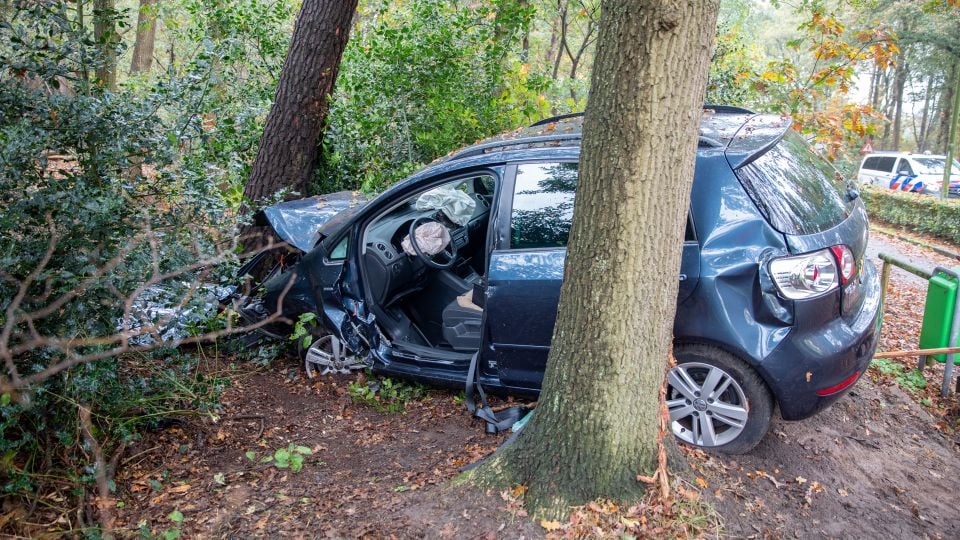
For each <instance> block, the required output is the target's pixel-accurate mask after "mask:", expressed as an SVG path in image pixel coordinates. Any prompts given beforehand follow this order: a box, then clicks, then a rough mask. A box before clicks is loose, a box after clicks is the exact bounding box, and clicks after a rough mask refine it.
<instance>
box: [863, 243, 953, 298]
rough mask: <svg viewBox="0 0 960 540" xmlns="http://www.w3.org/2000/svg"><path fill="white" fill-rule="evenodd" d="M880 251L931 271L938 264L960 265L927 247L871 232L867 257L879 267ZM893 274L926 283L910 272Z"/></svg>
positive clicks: (915, 281)
mask: <svg viewBox="0 0 960 540" xmlns="http://www.w3.org/2000/svg"><path fill="white" fill-rule="evenodd" d="M880 253H885V254H887V255H892V256H894V257H896V258H898V259H900V260H902V261H905V262H907V263H909V264H911V265H913V266H916V267H918V268H921V269H923V270H926V271H931V270H933V269H934V267H936V266H947V267H958V266H960V261H958V260H954V259H951V258H948V257H944V256H942V255H940V254H938V253H936V252H934V251H931V250H929V249H925V248H923V247H921V246H916V245H913V244H909V243H907V242H903V241H901V240H897V239H894V238H891V237H889V236H887V235H886V234H880V233H877V232H871V233H870V242H869V244H868V245H867V258H868V259H870V260H871V261H873V263H874V264H876V265H877V268H878V269H879V268H880V266H881V265H882V264H883V263H882V261H880V258H879V257H878V255H879V254H880ZM894 273H895V274H893V275H895V278H897V279H902V280H907V281H909V282H912V283H914V284H917V285H922V284H924V283H926V280H925V279H922V278H919V277H917V276H915V275H913V274H911V273H909V272H905V271H902V270H896V269H895V270H894Z"/></svg>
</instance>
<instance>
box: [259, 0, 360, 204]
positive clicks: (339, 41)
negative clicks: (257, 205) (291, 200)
mask: <svg viewBox="0 0 960 540" xmlns="http://www.w3.org/2000/svg"><path fill="white" fill-rule="evenodd" d="M356 7H357V0H346V1H336V0H305V1H304V2H303V6H302V7H301V8H300V14H299V15H298V16H297V22H296V25H295V27H294V31H293V38H292V40H291V42H290V50H289V51H288V52H287V59H286V61H285V62H284V64H283V71H282V72H281V75H280V83H279V85H278V87H277V94H276V97H275V99H274V103H273V107H272V108H271V109H270V114H269V115H268V116H267V122H266V125H265V126H264V130H263V137H262V138H261V139H260V147H259V149H258V150H257V157H256V159H255V160H254V162H253V170H252V171H251V173H250V179H249V181H248V182H247V186H246V188H245V189H244V196H245V197H246V198H247V199H249V200H250V201H253V202H256V201H260V200H261V199H263V198H265V197H269V196H270V195H273V194H274V193H276V192H278V191H280V190H281V189H284V188H289V189H292V190H294V191H298V192H300V193H304V192H306V190H307V186H308V184H309V182H310V179H311V178H312V177H313V173H314V171H315V169H316V167H317V158H318V156H319V155H320V154H319V147H320V137H321V136H322V134H323V130H324V127H325V122H326V117H327V111H328V110H329V101H328V98H329V96H330V94H331V92H332V91H333V84H334V82H335V81H336V79H337V71H338V70H339V68H340V57H341V56H342V55H343V49H344V47H346V45H347V39H348V38H349V36H350V27H351V19H352V18H353V14H354V12H355V11H356Z"/></svg>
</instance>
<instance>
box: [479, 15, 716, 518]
mask: <svg viewBox="0 0 960 540" xmlns="http://www.w3.org/2000/svg"><path fill="white" fill-rule="evenodd" d="M718 8H719V2H718V1H717V0H712V1H703V0H679V1H674V2H661V1H654V0H607V1H606V2H604V3H603V7H602V10H601V14H600V36H599V42H598V45H597V55H596V62H595V64H594V70H593V76H592V77H591V86H590V101H589V103H588V105H587V111H586V118H585V120H584V128H583V136H584V138H583V145H582V152H581V157H580V177H579V183H578V186H577V196H576V204H575V207H574V214H573V224H572V228H571V231H570V242H569V245H568V247H567V261H566V269H565V280H564V283H563V286H562V289H561V293H560V305H559V311H558V315H557V323H556V328H555V330H554V334H553V342H552V348H551V350H550V357H549V361H548V363H547V368H546V373H545V378H544V384H543V392H542V393H541V395H540V400H539V402H538V406H537V411H536V413H535V415H534V417H533V419H532V420H531V422H530V424H529V425H528V426H527V427H526V428H525V429H524V431H523V432H522V433H521V434H520V436H519V437H518V439H517V440H516V442H515V443H514V444H512V445H510V446H508V447H506V448H505V449H504V450H503V451H502V452H501V453H500V454H498V456H497V457H496V458H494V459H493V460H490V461H488V462H487V463H485V464H484V465H483V466H481V468H480V469H479V470H478V471H477V472H476V474H475V478H476V480H477V481H478V482H480V483H485V482H486V481H488V480H491V479H492V481H493V482H494V483H497V482H504V481H506V482H513V483H519V484H523V485H526V486H527V487H528V491H527V493H526V496H525V502H526V504H527V505H528V506H529V507H530V508H531V510H532V511H533V513H534V515H538V516H542V517H558V516H561V515H563V514H565V513H566V512H567V511H568V507H569V506H570V505H573V504H581V503H584V502H585V501H589V500H592V499H595V498H611V499H615V500H624V499H629V498H632V497H635V496H637V495H638V494H639V493H640V492H642V491H643V490H644V485H643V484H641V483H640V482H638V480H637V474H638V473H641V474H647V473H649V472H651V471H652V470H653V469H654V468H655V465H656V457H657V435H658V424H659V420H660V410H661V408H660V400H659V398H658V395H659V390H660V388H661V386H662V384H663V381H664V376H665V372H666V369H665V368H666V363H667V358H668V355H669V353H670V344H671V339H672V333H673V332H672V329H673V317H674V312H675V308H676V301H677V288H678V281H677V279H676V276H677V274H678V273H679V270H680V252H681V246H682V243H683V231H684V223H685V218H686V215H687V210H688V206H689V201H690V187H691V184H692V182H693V167H694V156H695V152H696V147H697V134H698V127H699V122H700V116H701V113H702V107H703V96H704V89H705V87H706V81H707V70H708V67H709V58H710V55H709V53H710V46H711V43H712V40H713V36H714V32H715V30H716V19H717V11H718ZM664 175H665V176H664ZM664 186H669V187H668V189H667V190H666V191H663V187H664ZM641 275H642V276H643V279H638V278H637V276H641Z"/></svg>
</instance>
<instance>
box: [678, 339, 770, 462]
mask: <svg viewBox="0 0 960 540" xmlns="http://www.w3.org/2000/svg"><path fill="white" fill-rule="evenodd" d="M674 356H675V357H676V359H677V365H676V367H674V368H673V369H671V370H670V373H669V374H668V375H667V408H668V409H669V411H670V428H671V430H672V431H673V434H674V435H675V436H676V437H677V439H679V440H680V441H682V442H684V443H687V444H690V445H692V446H698V447H701V448H703V449H706V450H714V451H718V452H724V453H728V454H742V453H744V452H748V451H750V450H751V449H752V448H753V447H754V446H756V445H757V443H759V442H760V440H761V439H763V436H764V435H766V433H767V429H768V428H769V427H770V418H771V416H772V415H773V398H772V397H771V395H770V390H769V389H768V388H767V385H766V383H764V382H763V379H761V378H760V376H759V375H757V373H756V372H755V371H754V370H753V369H751V368H750V366H748V365H747V364H745V363H744V362H743V361H742V360H740V359H739V358H737V357H736V356H734V355H732V354H730V353H728V352H726V351H724V350H723V349H720V348H717V347H712V346H709V345H684V346H678V347H677V348H676V349H674Z"/></svg>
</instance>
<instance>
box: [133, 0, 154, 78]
mask: <svg viewBox="0 0 960 540" xmlns="http://www.w3.org/2000/svg"><path fill="white" fill-rule="evenodd" d="M156 36H157V0H140V10H139V11H138V14H137V39H136V41H135V42H134V44H133V58H132V59H131V60H130V73H149V72H150V68H151V67H152V66H153V46H154V43H156Z"/></svg>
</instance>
